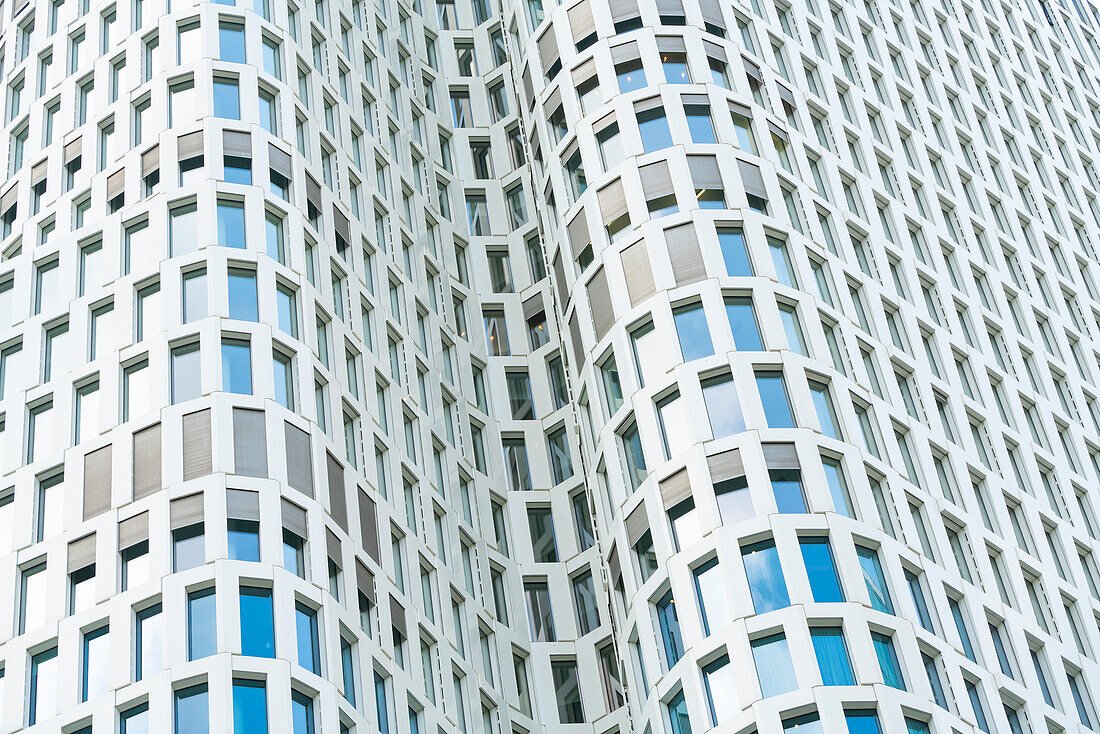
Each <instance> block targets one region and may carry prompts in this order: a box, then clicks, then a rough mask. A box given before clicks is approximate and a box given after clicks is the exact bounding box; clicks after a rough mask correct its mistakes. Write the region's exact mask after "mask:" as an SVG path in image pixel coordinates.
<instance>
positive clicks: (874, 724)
mask: <svg viewBox="0 0 1100 734" xmlns="http://www.w3.org/2000/svg"><path fill="white" fill-rule="evenodd" d="M844 720H845V722H847V724H848V734H882V729H881V728H879V725H878V714H876V713H875V710H874V709H848V710H846V711H845V712H844Z"/></svg>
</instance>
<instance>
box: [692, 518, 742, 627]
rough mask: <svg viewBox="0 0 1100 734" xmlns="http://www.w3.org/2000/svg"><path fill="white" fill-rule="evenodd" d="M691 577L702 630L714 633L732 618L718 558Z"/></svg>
mask: <svg viewBox="0 0 1100 734" xmlns="http://www.w3.org/2000/svg"><path fill="white" fill-rule="evenodd" d="M723 519H724V518H723ZM692 578H693V580H694V582H695V597H696V601H697V602H698V603H699V613H700V615H701V616H702V620H703V631H704V632H705V633H706V634H708V635H710V634H714V633H715V632H716V631H717V630H718V629H719V627H720V626H722V625H725V624H726V623H727V622H728V620H730V619H732V618H733V617H732V615H731V611H730V606H729V599H728V597H727V596H726V584H725V582H724V581H723V579H722V568H721V566H719V565H718V559H717V558H712V559H710V560H709V561H707V562H706V563H704V564H703V565H702V566H700V567H699V568H697V569H695V571H694V572H693V573H692Z"/></svg>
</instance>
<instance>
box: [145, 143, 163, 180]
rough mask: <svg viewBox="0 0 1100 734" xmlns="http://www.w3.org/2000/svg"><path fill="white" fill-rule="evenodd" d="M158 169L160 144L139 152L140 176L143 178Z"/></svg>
mask: <svg viewBox="0 0 1100 734" xmlns="http://www.w3.org/2000/svg"><path fill="white" fill-rule="evenodd" d="M157 170H160V145H159V144H158V145H154V146H153V147H152V148H150V149H149V150H147V151H145V152H144V153H142V154H141V177H142V178H145V177H146V176H148V175H149V174H150V173H152V172H153V171H157Z"/></svg>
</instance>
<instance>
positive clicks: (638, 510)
mask: <svg viewBox="0 0 1100 734" xmlns="http://www.w3.org/2000/svg"><path fill="white" fill-rule="evenodd" d="M648 530H649V515H648V514H646V509H645V502H642V503H641V504H639V505H638V506H637V507H635V508H634V509H633V511H631V513H630V514H629V515H627V516H626V542H627V543H629V544H630V547H631V548H633V547H634V544H635V543H637V542H638V541H639V540H640V539H641V537H642V536H643V535H645V534H646V531H648Z"/></svg>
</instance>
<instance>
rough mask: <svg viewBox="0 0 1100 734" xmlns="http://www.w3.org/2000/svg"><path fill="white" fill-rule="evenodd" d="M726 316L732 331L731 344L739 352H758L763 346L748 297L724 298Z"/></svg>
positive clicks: (750, 300)
mask: <svg viewBox="0 0 1100 734" xmlns="http://www.w3.org/2000/svg"><path fill="white" fill-rule="evenodd" d="M726 318H728V319H729V322H730V330H731V331H732V332H733V345H734V346H735V347H737V350H738V351H741V352H758V351H760V350H762V349H763V348H764V346H763V342H762V341H761V339H760V326H759V325H758V324H757V323H756V313H755V311H754V310H753V307H752V299H750V298H730V299H727V300H726Z"/></svg>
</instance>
